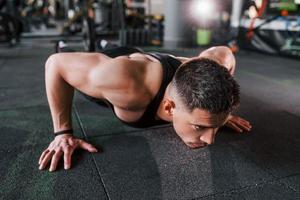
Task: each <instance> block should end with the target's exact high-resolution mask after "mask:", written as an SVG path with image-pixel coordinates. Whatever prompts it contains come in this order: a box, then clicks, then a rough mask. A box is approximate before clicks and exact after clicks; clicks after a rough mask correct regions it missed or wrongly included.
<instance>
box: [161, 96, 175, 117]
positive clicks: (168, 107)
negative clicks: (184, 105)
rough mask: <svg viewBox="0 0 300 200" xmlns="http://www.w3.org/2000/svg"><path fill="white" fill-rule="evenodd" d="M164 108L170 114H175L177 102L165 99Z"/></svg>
mask: <svg viewBox="0 0 300 200" xmlns="http://www.w3.org/2000/svg"><path fill="white" fill-rule="evenodd" d="M163 109H164V112H166V113H167V114H168V115H169V116H173V111H174V109H175V102H174V101H172V100H171V99H165V100H164V102H163Z"/></svg>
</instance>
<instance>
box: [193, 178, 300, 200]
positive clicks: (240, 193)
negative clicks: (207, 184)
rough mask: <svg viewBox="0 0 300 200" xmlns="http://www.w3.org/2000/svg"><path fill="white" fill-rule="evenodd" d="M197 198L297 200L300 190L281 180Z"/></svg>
mask: <svg viewBox="0 0 300 200" xmlns="http://www.w3.org/2000/svg"><path fill="white" fill-rule="evenodd" d="M196 199H197V200H201V199H206V200H221V199H222V200H240V199H247V200H258V199H272V200H282V199H285V200H295V199H299V192H297V191H294V190H292V189H291V188H289V187H287V186H285V185H284V184H281V183H280V181H271V182H269V183H268V182H267V183H265V184H257V185H254V186H250V187H244V188H241V189H238V190H231V191H227V192H224V193H221V194H215V195H212V196H205V197H203V198H196Z"/></svg>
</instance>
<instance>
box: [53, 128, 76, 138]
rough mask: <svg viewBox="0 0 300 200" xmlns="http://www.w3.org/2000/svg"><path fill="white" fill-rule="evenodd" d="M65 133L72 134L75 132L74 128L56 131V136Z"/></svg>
mask: <svg viewBox="0 0 300 200" xmlns="http://www.w3.org/2000/svg"><path fill="white" fill-rule="evenodd" d="M65 133H68V134H72V133H73V129H72V128H71V129H67V130H63V131H58V132H54V135H55V137H56V136H58V135H62V134H65Z"/></svg>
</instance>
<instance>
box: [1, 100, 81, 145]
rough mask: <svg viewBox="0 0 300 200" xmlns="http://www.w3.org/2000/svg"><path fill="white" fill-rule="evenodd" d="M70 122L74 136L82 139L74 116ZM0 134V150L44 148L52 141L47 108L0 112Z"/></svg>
mask: <svg viewBox="0 0 300 200" xmlns="http://www.w3.org/2000/svg"><path fill="white" fill-rule="evenodd" d="M72 121H73V128H74V131H75V132H74V134H75V135H77V136H78V137H83V135H82V132H81V130H80V128H79V125H78V121H77V118H76V117H75V115H73V116H72ZM0 133H1V140H0V149H10V148H13V147H19V146H22V145H36V144H44V145H45V148H46V147H47V145H48V144H49V142H50V141H52V139H53V126H52V119H51V115H50V109H49V106H43V105H40V106H34V107H27V108H20V109H14V110H10V109H8V110H2V111H0Z"/></svg>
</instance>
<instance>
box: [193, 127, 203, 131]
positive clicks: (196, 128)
mask: <svg viewBox="0 0 300 200" xmlns="http://www.w3.org/2000/svg"><path fill="white" fill-rule="evenodd" d="M194 129H195V130H196V131H201V130H203V129H204V127H202V126H194Z"/></svg>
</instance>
